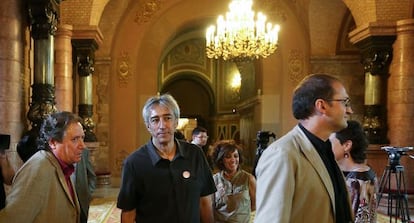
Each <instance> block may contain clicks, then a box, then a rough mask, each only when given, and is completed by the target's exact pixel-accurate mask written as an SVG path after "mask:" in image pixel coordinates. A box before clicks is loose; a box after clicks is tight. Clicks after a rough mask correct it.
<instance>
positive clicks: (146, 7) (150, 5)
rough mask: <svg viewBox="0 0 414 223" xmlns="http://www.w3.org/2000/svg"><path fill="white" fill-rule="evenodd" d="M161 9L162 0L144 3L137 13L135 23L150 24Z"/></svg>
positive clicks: (151, 0)
mask: <svg viewBox="0 0 414 223" xmlns="http://www.w3.org/2000/svg"><path fill="white" fill-rule="evenodd" d="M160 8H161V1H160V0H150V1H145V2H143V3H142V5H141V6H140V7H139V8H138V10H137V12H136V13H135V19H134V22H136V23H137V24H142V23H146V22H148V21H149V20H150V19H151V17H152V16H153V15H154V14H155V13H156V12H157V11H158V10H159V9H160Z"/></svg>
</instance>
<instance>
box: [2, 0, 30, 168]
mask: <svg viewBox="0 0 414 223" xmlns="http://www.w3.org/2000/svg"><path fill="white" fill-rule="evenodd" d="M22 3H23V2H22V1H15V0H3V1H1V2H0V20H1V21H2V28H1V29H0V36H1V41H0V133H2V134H8V135H10V137H11V140H10V141H11V144H10V147H9V149H8V150H6V152H7V154H8V158H9V161H10V163H11V165H12V166H13V167H14V168H15V169H16V170H17V168H18V167H19V166H20V164H21V163H20V159H18V156H17V153H16V150H15V144H16V142H17V141H18V140H19V139H20V137H21V134H22V131H23V128H24V124H23V123H25V122H24V120H23V118H22V113H23V112H24V111H22V106H21V105H22V104H24V100H23V97H22V94H23V93H22V91H23V90H22V88H21V87H20V86H22V81H21V80H22V79H23V78H22V76H23V73H24V70H23V69H22V67H23V66H24V65H23V64H24V55H23V47H24V46H23V43H24V39H23V37H24V36H25V33H24V31H23V30H24V29H23V28H22V27H24V26H25V25H27V24H25V23H24V22H23V21H24V19H23V18H25V16H26V15H23V13H24V11H23V10H22V9H23V4H22Z"/></svg>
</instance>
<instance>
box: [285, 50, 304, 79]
mask: <svg viewBox="0 0 414 223" xmlns="http://www.w3.org/2000/svg"><path fill="white" fill-rule="evenodd" d="M288 60H289V61H288V67H289V80H290V81H291V82H292V83H293V84H295V85H296V84H297V83H299V82H300V81H301V80H302V79H303V78H304V77H305V74H304V73H303V69H304V56H303V53H302V52H300V51H299V50H297V49H295V50H290V52H289V59H288Z"/></svg>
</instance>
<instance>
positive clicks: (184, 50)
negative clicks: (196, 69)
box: [169, 39, 205, 66]
mask: <svg viewBox="0 0 414 223" xmlns="http://www.w3.org/2000/svg"><path fill="white" fill-rule="evenodd" d="M170 55H171V57H170V60H169V65H170V66H175V65H177V64H183V63H192V64H197V65H200V66H203V65H204V64H205V49H204V41H203V40H202V39H194V40H189V41H186V42H184V43H182V44H180V45H178V46H176V47H175V48H174V49H173V50H172V51H171V53H170Z"/></svg>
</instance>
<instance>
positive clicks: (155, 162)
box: [117, 140, 216, 223]
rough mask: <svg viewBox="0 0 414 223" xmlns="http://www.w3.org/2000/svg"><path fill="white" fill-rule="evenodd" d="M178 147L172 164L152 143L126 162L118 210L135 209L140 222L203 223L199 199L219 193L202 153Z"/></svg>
mask: <svg viewBox="0 0 414 223" xmlns="http://www.w3.org/2000/svg"><path fill="white" fill-rule="evenodd" d="M176 144H177V154H176V156H175V158H174V159H173V160H172V161H169V160H167V159H163V158H161V157H160V156H159V155H158V154H157V152H156V151H155V147H154V145H153V144H152V142H151V140H150V141H149V142H148V143H147V144H146V145H144V146H142V147H141V148H140V149H139V150H137V151H135V152H134V153H132V154H131V155H130V156H129V157H127V159H126V160H125V161H124V166H123V171H122V184H121V189H120V192H119V196H118V203H117V207H118V208H120V209H123V210H133V209H136V214H137V219H136V221H137V222H143V223H145V222H150V223H154V222H176V223H197V222H200V197H203V196H206V195H209V194H212V193H214V192H215V191H216V186H215V184H214V180H213V177H212V173H211V170H210V168H209V166H208V163H207V161H206V158H205V156H204V154H203V151H202V150H200V149H199V148H198V147H197V146H195V145H192V144H190V143H187V142H183V141H176Z"/></svg>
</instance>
